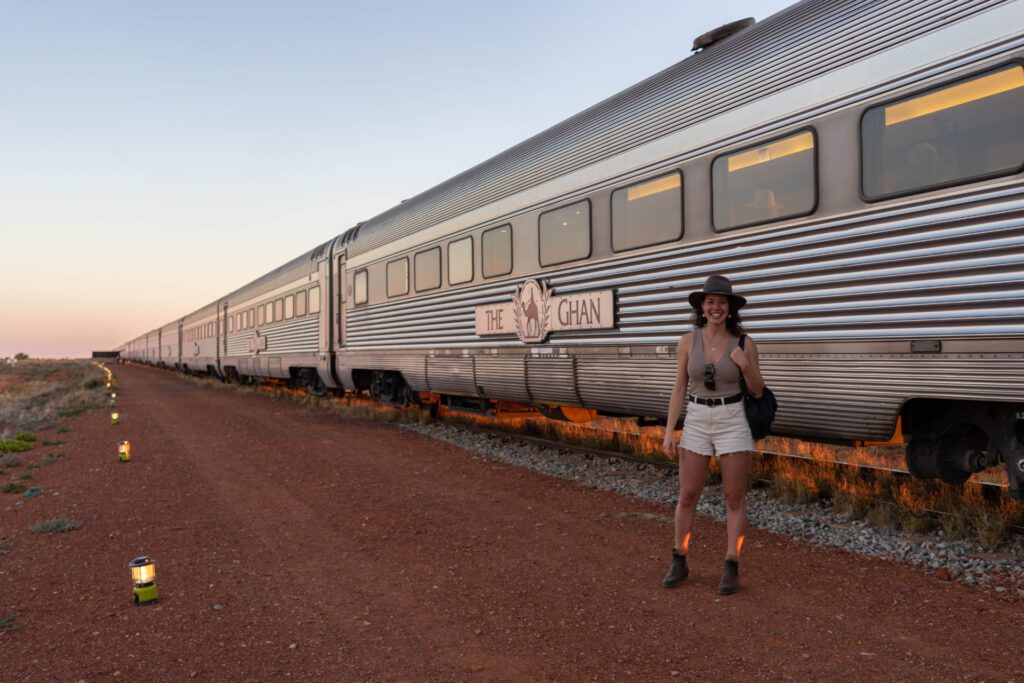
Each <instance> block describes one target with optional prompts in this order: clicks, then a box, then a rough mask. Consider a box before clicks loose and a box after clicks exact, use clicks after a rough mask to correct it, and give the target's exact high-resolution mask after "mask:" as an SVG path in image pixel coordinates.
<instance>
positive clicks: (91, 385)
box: [82, 377, 104, 389]
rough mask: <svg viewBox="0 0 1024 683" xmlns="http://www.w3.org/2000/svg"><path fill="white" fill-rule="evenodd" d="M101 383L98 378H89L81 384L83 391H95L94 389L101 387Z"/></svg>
mask: <svg viewBox="0 0 1024 683" xmlns="http://www.w3.org/2000/svg"><path fill="white" fill-rule="evenodd" d="M103 384H104V383H103V382H102V381H101V380H100V379H99V378H98V377H90V378H89V379H87V380H85V381H84V382H82V388H83V389H95V388H96V387H101V386H103Z"/></svg>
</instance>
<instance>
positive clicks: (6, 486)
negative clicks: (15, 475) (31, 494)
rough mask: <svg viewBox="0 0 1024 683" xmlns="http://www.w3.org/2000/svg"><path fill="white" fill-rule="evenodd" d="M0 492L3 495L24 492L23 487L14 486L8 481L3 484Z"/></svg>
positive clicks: (19, 485)
mask: <svg viewBox="0 0 1024 683" xmlns="http://www.w3.org/2000/svg"><path fill="white" fill-rule="evenodd" d="M0 490H2V491H3V492H4V493H21V492H22V491H24V490H25V487H24V486H23V485H22V484H16V483H14V482H13V481H9V482H7V483H6V484H4V487H3V489H0Z"/></svg>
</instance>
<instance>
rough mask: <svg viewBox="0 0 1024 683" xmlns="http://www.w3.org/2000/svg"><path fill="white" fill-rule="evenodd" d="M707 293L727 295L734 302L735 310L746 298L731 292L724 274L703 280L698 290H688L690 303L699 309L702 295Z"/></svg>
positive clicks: (744, 304)
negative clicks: (702, 285) (702, 286)
mask: <svg viewBox="0 0 1024 683" xmlns="http://www.w3.org/2000/svg"><path fill="white" fill-rule="evenodd" d="M708 294H722V295H723V296H727V297H729V298H730V299H732V300H733V302H734V303H735V304H736V310H739V309H741V308H743V307H744V306H746V305H747V300H746V299H744V298H743V297H742V296H740V295H739V294H733V292H732V283H731V282H729V278H727V277H725V276H724V275H712V276H711V277H709V278H708V279H707V280H706V281H705V282H704V289H702V290H700V291H699V292H690V305H691V306H693V307H694V308H696V309H697V310H698V311H699V310H700V305H701V304H702V303H704V297H705V296H707V295H708Z"/></svg>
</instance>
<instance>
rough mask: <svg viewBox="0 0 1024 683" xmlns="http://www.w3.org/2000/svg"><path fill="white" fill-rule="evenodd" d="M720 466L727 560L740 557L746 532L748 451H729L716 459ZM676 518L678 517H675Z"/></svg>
mask: <svg viewBox="0 0 1024 683" xmlns="http://www.w3.org/2000/svg"><path fill="white" fill-rule="evenodd" d="M718 463H719V465H720V466H721V468H722V495H723V496H724V497H725V507H726V513H725V526H726V529H727V530H728V534H729V547H728V548H727V549H726V551H725V558H726V559H727V560H738V559H740V551H742V550H743V537H744V536H745V535H746V533H747V476H748V474H747V473H748V471H749V470H750V453H749V452H746V451H744V452H742V453H730V454H729V455H723V456H721V457H720V458H719V459H718ZM677 519H678V517H677Z"/></svg>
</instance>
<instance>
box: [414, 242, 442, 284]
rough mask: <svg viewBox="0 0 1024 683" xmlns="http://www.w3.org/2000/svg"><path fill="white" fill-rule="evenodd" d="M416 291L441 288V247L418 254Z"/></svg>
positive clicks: (416, 259)
mask: <svg viewBox="0 0 1024 683" xmlns="http://www.w3.org/2000/svg"><path fill="white" fill-rule="evenodd" d="M413 265H414V266H415V267H416V273H415V275H416V291H417V292H423V291H426V290H428V289H437V288H438V287H440V286H441V247H435V248H434V249H428V250H427V251H421V252H420V253H418V254H416V258H415V263H414V264H413Z"/></svg>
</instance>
